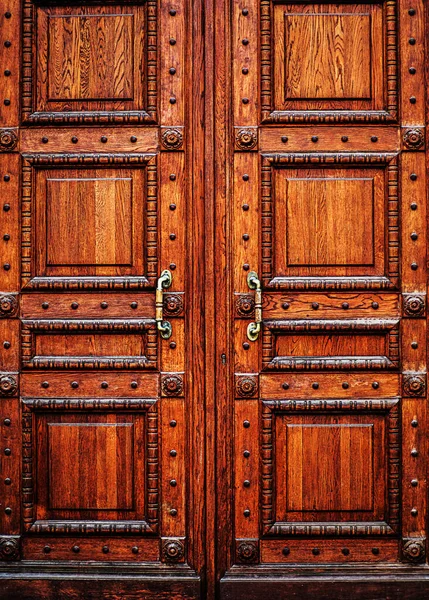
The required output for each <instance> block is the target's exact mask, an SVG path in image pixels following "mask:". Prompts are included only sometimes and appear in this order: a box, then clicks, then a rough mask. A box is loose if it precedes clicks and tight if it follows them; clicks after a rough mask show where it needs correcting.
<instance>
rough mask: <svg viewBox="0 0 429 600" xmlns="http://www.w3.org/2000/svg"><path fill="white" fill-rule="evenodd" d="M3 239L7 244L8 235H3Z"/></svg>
mask: <svg viewBox="0 0 429 600" xmlns="http://www.w3.org/2000/svg"><path fill="white" fill-rule="evenodd" d="M3 239H4V241H5V242H8V241H9V240H10V235H9V234H8V233H5V234H4V236H3Z"/></svg>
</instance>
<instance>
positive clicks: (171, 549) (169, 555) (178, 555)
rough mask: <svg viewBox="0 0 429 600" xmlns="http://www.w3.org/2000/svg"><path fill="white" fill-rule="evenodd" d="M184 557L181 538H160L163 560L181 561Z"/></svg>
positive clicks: (170, 561)
mask: <svg viewBox="0 0 429 600" xmlns="http://www.w3.org/2000/svg"><path fill="white" fill-rule="evenodd" d="M184 557H185V546H184V545H183V542H181V540H178V539H176V538H174V539H168V538H167V539H163V540H162V558H163V560H164V561H165V562H169V563H177V562H181V561H182V560H183V559H184Z"/></svg>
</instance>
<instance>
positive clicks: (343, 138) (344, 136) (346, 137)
mask: <svg viewBox="0 0 429 600" xmlns="http://www.w3.org/2000/svg"><path fill="white" fill-rule="evenodd" d="M341 141H342V142H348V141H349V138H348V136H347V135H343V136H341Z"/></svg>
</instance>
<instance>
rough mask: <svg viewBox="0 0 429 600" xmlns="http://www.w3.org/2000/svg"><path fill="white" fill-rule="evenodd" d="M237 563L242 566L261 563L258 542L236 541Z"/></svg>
mask: <svg viewBox="0 0 429 600" xmlns="http://www.w3.org/2000/svg"><path fill="white" fill-rule="evenodd" d="M235 555H236V562H237V563H240V564H245V565H249V564H257V563H259V541H258V540H235Z"/></svg>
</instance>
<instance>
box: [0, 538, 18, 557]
mask: <svg viewBox="0 0 429 600" xmlns="http://www.w3.org/2000/svg"><path fill="white" fill-rule="evenodd" d="M19 558H20V548H19V538H15V537H2V538H0V559H1V560H19Z"/></svg>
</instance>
